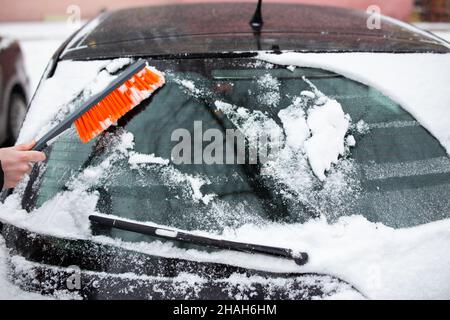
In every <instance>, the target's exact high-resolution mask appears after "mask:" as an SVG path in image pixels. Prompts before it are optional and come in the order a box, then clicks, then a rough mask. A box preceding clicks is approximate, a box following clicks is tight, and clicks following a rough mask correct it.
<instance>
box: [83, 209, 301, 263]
mask: <svg viewBox="0 0 450 320" xmlns="http://www.w3.org/2000/svg"><path fill="white" fill-rule="evenodd" d="M89 220H91V221H92V222H95V223H98V224H101V225H103V226H108V227H111V228H116V229H121V230H126V231H131V232H136V233H140V234H146V235H150V236H153V237H158V238H162V239H166V240H172V241H180V242H185V243H190V244H195V245H199V246H204V247H213V248H218V249H226V250H234V251H241V252H247V253H259V254H265V255H270V256H275V257H281V258H286V259H291V260H294V261H295V263H296V264H298V265H300V266H301V265H304V264H305V263H306V262H308V254H307V253H306V252H294V251H293V250H291V249H286V248H279V247H270V246H263V245H259V244H252V243H245V242H236V241H230V240H222V239H215V238H210V237H205V236H199V235H196V234H193V233H190V232H183V231H178V230H176V229H171V228H167V227H164V228H161V227H159V226H158V227H156V226H151V225H148V224H144V223H139V222H129V221H125V220H121V219H113V218H108V217H104V216H98V215H90V216H89Z"/></svg>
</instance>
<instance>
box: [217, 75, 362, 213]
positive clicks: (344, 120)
mask: <svg viewBox="0 0 450 320" xmlns="http://www.w3.org/2000/svg"><path fill="white" fill-rule="evenodd" d="M303 80H304V81H305V82H306V83H308V84H309V85H310V88H311V89H310V90H308V91H302V92H301V93H300V96H297V97H294V98H293V100H292V104H291V105H290V106H288V107H287V108H285V109H282V110H280V111H279V113H278V117H279V118H280V120H281V122H282V124H283V128H281V127H280V126H279V125H278V124H276V123H275V121H274V120H273V119H271V118H269V117H268V116H267V115H265V114H264V113H263V112H261V111H259V110H255V111H251V110H248V109H246V108H244V107H237V106H233V105H231V104H228V103H226V102H223V101H215V106H216V107H217V108H218V109H219V110H220V111H222V112H223V113H224V114H225V115H227V117H228V118H229V119H230V120H231V122H233V124H234V125H235V126H236V127H237V128H238V129H239V130H240V131H241V132H242V134H244V136H245V137H246V138H247V140H248V143H249V145H250V146H257V148H258V151H257V152H258V156H259V158H260V162H261V163H263V167H262V174H263V175H265V176H266V177H270V178H271V179H273V180H274V181H276V183H277V184H278V190H277V191H278V192H280V194H281V195H282V196H283V197H284V198H285V199H288V200H289V201H292V202H294V203H296V204H301V205H303V206H307V207H309V208H311V209H313V211H314V212H315V213H316V214H317V213H319V214H324V215H326V216H327V217H329V218H334V217H336V216H338V215H341V214H344V213H345V212H346V209H347V208H348V207H349V206H351V205H352V204H353V203H354V201H355V199H356V191H357V190H358V181H356V179H354V178H353V176H354V173H355V168H354V166H353V163H352V161H351V160H348V159H347V158H346V155H347V154H348V152H349V148H350V146H354V145H355V144H356V141H355V139H354V137H352V136H350V135H347V132H348V129H349V127H350V117H349V116H348V115H347V114H345V113H344V112H343V110H342V106H341V105H340V104H339V103H338V102H337V101H336V100H333V99H329V98H328V97H326V96H325V95H324V94H323V93H322V92H320V90H318V89H317V88H316V87H315V86H314V84H312V83H311V82H310V81H308V79H306V78H304V79H303ZM283 129H284V130H283ZM264 137H267V139H262V138H264ZM264 143H265V144H267V146H264V145H263V144H264ZM262 148H263V149H262ZM266 150H270V152H269V154H268V155H267V157H266V158H262V159H261V156H264V153H265V151H266ZM261 153H262V154H263V155H261ZM339 157H341V158H339ZM338 159H339V160H338ZM298 214H302V215H303V214H304V212H302V213H298ZM305 218H306V217H305Z"/></svg>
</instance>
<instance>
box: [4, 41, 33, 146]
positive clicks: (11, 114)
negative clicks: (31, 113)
mask: <svg viewBox="0 0 450 320" xmlns="http://www.w3.org/2000/svg"><path fill="white" fill-rule="evenodd" d="M0 80H1V81H0V115H1V117H0V119H1V123H0V143H1V144H4V143H8V144H9V145H12V144H14V142H15V141H16V139H17V136H18V134H19V130H20V127H21V126H22V122H23V119H24V118H25V114H26V111H27V104H28V98H29V92H28V90H29V88H28V86H29V81H28V77H27V74H26V72H25V66H24V60H23V55H22V51H21V50H20V46H19V44H18V43H17V42H16V41H10V40H8V39H6V38H2V37H1V36H0Z"/></svg>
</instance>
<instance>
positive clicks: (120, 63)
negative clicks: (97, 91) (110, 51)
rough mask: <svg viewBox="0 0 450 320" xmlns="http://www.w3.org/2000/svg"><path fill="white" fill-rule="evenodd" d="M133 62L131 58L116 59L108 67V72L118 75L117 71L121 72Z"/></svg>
mask: <svg viewBox="0 0 450 320" xmlns="http://www.w3.org/2000/svg"><path fill="white" fill-rule="evenodd" d="M132 62H133V59H131V58H118V59H114V60H113V61H112V62H111V63H110V64H108V65H107V66H106V70H107V71H108V72H109V73H111V74H112V73H116V72H117V71H119V70H120V69H122V68H123V67H125V66H127V65H129V64H131V63H132Z"/></svg>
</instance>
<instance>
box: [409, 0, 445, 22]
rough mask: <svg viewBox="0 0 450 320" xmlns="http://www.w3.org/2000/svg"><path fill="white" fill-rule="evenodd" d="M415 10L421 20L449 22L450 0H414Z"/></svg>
mask: <svg viewBox="0 0 450 320" xmlns="http://www.w3.org/2000/svg"><path fill="white" fill-rule="evenodd" d="M415 11H416V12H417V16H418V18H419V20H421V21H429V22H450V0H416V1H415Z"/></svg>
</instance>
